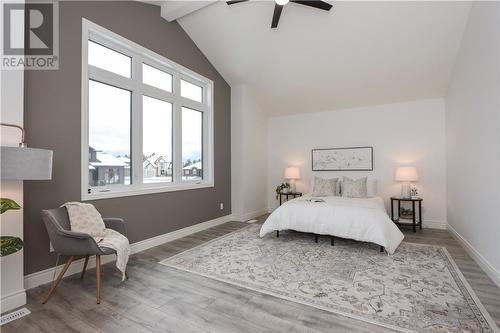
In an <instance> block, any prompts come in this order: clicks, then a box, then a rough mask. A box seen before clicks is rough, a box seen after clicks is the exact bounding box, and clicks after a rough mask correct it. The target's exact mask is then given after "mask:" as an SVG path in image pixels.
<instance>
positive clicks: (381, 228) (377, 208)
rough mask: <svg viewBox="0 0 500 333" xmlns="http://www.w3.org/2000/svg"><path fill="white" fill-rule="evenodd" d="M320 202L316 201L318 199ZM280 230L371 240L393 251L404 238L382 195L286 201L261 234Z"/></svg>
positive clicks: (264, 225) (306, 196)
mask: <svg viewBox="0 0 500 333" xmlns="http://www.w3.org/2000/svg"><path fill="white" fill-rule="evenodd" d="M318 199H319V200H322V202H316V201H317V200H318ZM281 230H295V231H300V232H307V233H313V234H316V235H330V236H334V237H340V238H347V239H354V240H357V241H363V242H370V243H375V244H378V245H380V246H381V247H383V248H385V250H386V251H387V253H389V254H393V253H394V251H396V249H397V247H398V246H399V244H400V243H401V241H402V240H403V238H404V235H403V233H402V232H401V231H400V230H399V229H398V227H397V226H396V225H395V224H394V223H393V222H392V221H391V219H390V218H389V216H388V215H387V212H386V209H385V206H384V202H383V200H382V198H380V197H377V196H374V197H368V198H345V197H341V196H326V197H321V198H316V197H312V196H311V195H305V196H302V197H300V198H296V199H293V200H290V201H287V202H285V203H284V204H283V205H281V206H280V207H278V208H277V209H276V210H275V211H274V212H273V213H272V214H271V215H270V216H269V217H268V218H267V220H266V221H265V222H264V224H263V225H262V228H261V229H260V237H264V236H265V235H267V234H269V233H272V232H278V233H279V231H281Z"/></svg>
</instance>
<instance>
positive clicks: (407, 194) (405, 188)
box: [401, 183, 411, 199]
mask: <svg viewBox="0 0 500 333" xmlns="http://www.w3.org/2000/svg"><path fill="white" fill-rule="evenodd" d="M401 198H405V199H410V198H411V186H410V184H409V183H405V184H401Z"/></svg>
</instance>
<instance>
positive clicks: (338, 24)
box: [178, 1, 470, 115]
mask: <svg viewBox="0 0 500 333" xmlns="http://www.w3.org/2000/svg"><path fill="white" fill-rule="evenodd" d="M331 3H332V4H333V5H334V7H333V9H332V10H331V11H330V12H324V11H320V10H317V9H311V8H309V7H305V6H301V5H297V4H288V5H286V6H285V8H284V10H283V13H282V15H281V20H280V24H279V27H278V29H274V30H272V29H270V24H271V18H272V14H273V8H274V2H272V1H251V2H247V3H241V4H237V5H233V6H228V5H226V4H225V2H218V3H215V4H213V5H211V6H208V7H205V8H203V9H200V10H198V11H195V12H193V13H191V14H189V15H187V16H184V17H182V18H180V19H179V20H178V21H179V23H180V24H181V26H182V27H183V28H184V30H185V31H186V32H187V33H188V34H189V36H190V37H191V38H192V39H193V41H194V42H195V43H196V44H197V45H198V47H199V48H200V49H201V50H202V51H203V53H204V54H205V55H206V56H207V58H208V59H209V60H210V61H211V62H212V64H213V65H214V66H215V67H216V68H217V70H218V71H219V72H220V73H221V75H222V76H223V77H224V78H225V79H226V80H227V81H228V82H229V83H230V84H231V85H236V84H247V85H249V86H250V87H252V89H254V91H255V93H256V94H257V96H259V99H260V102H261V103H262V106H263V107H264V108H265V109H266V110H267V112H268V113H269V114H270V115H281V114H292V113H302V112H314V111H326V110H334V109H340V108H349V107H356V106H366V105H375V104H384V103H392V102H398V101H409V100H415V99H421V98H433V97H442V96H444V95H445V93H446V90H447V86H448V82H449V78H450V73H451V71H452V67H453V64H454V62H455V57H456V54H457V51H458V47H459V44H460V41H461V37H462V32H463V30H464V27H465V24H466V21H467V17H468V13H469V9H470V3H468V2H374V1H372V2H331Z"/></svg>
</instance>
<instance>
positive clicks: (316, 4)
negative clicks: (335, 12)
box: [226, 0, 333, 29]
mask: <svg viewBox="0 0 500 333" xmlns="http://www.w3.org/2000/svg"><path fill="white" fill-rule="evenodd" d="M247 1H249V0H232V1H226V3H227V4H228V5H234V4H236V3H240V2H247ZM275 2H276V4H275V5H274V14H273V21H272V23H271V28H273V29H274V28H277V27H278V22H279V20H280V16H281V11H282V10H283V7H284V6H285V5H286V4H287V3H289V2H292V3H296V4H299V5H304V6H309V7H313V8H317V9H322V10H326V11H329V10H330V9H332V7H333V6H332V5H330V4H329V3H328V2H325V1H312V0H310V1H307V0H305V1H299V0H275Z"/></svg>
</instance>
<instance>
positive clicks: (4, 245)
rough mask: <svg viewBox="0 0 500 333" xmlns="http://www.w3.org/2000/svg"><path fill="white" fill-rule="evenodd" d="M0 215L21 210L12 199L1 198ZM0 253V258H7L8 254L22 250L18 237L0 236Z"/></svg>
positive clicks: (21, 242)
mask: <svg viewBox="0 0 500 333" xmlns="http://www.w3.org/2000/svg"><path fill="white" fill-rule="evenodd" d="M0 206H1V208H0V214H3V213H5V212H6V211H8V210H17V209H21V206H19V205H18V203H17V202H15V201H14V200H12V199H7V198H1V199H0ZM0 238H1V251H0V252H1V253H0V257H5V256H8V255H9V254H13V253H16V252H17V251H20V250H21V249H22V248H23V245H24V244H23V240H22V239H21V238H19V237H15V236H1V237H0Z"/></svg>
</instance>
